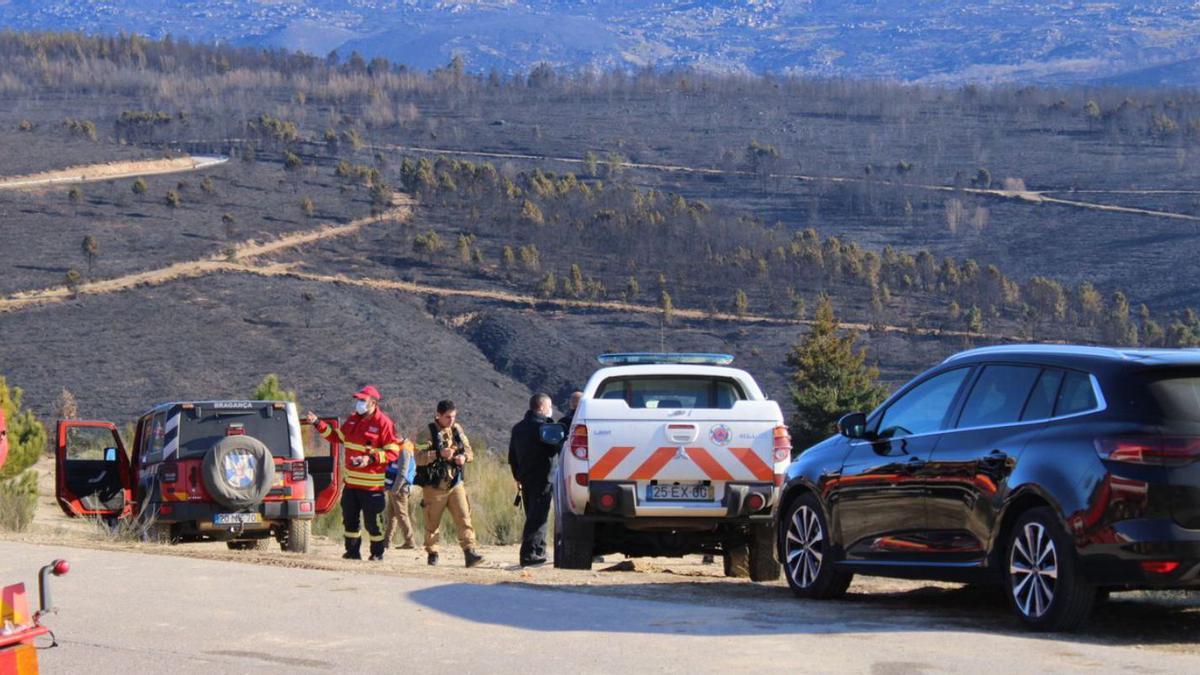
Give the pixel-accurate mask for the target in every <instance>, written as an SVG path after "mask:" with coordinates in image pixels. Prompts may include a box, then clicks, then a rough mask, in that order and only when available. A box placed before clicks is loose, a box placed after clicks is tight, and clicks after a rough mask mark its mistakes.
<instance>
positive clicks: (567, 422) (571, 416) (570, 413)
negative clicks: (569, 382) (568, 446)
mask: <svg viewBox="0 0 1200 675" xmlns="http://www.w3.org/2000/svg"><path fill="white" fill-rule="evenodd" d="M582 399H583V392H582V391H577V392H574V393H573V394H571V400H570V401H569V402H568V403H567V414H566V415H563V416H562V417H560V418H558V423H559V424H561V425H563V428H564V429H566V430H567V431H570V430H571V422H573V421H575V410H576V409H577V408H579V401H580V400H582Z"/></svg>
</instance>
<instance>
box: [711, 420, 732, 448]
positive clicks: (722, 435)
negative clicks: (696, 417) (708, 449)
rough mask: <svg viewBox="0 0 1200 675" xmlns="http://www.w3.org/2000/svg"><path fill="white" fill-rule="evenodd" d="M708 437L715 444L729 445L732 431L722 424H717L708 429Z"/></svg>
mask: <svg viewBox="0 0 1200 675" xmlns="http://www.w3.org/2000/svg"><path fill="white" fill-rule="evenodd" d="M708 439H709V440H710V441H712V442H713V443H716V444H717V445H729V441H730V440H732V439H733V432H732V431H730V430H729V427H727V426H725V425H724V424H717V425H714V426H713V428H712V429H709V430H708Z"/></svg>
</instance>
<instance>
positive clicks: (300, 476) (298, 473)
mask: <svg viewBox="0 0 1200 675" xmlns="http://www.w3.org/2000/svg"><path fill="white" fill-rule="evenodd" d="M291 473H292V482H293V483H298V482H301V481H303V480H305V479H307V478H308V464H306V463H304V462H292V470H291Z"/></svg>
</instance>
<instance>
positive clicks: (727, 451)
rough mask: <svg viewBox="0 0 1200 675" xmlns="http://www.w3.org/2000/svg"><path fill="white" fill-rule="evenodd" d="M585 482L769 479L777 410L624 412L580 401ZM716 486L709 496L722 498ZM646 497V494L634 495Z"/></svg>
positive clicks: (757, 405)
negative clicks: (584, 413)
mask: <svg viewBox="0 0 1200 675" xmlns="http://www.w3.org/2000/svg"><path fill="white" fill-rule="evenodd" d="M586 403H587V404H588V408H587V420H588V421H587V424H588V446H589V453H588V454H589V458H588V459H589V466H588V477H589V479H590V480H591V481H638V482H646V483H651V482H656V483H675V482H686V483H693V482H704V481H708V482H709V483H710V484H712V485H714V486H717V487H719V486H721V485H723V484H724V483H726V482H770V481H772V480H773V477H774V474H775V466H774V465H775V461H774V442H775V439H774V434H775V427H776V426H778V425H779V408H778V406H777V405H776V404H775V403H773V402H770V401H740V402H738V403H737V404H736V405H735V406H734V407H733V408H730V409H727V410H709V409H662V410H660V409H655V408H641V409H636V408H634V409H631V408H629V407H628V406H626V405H625V404H624V403H623V402H620V401H599V400H593V401H587V402H586ZM720 493H721V490H720V489H718V490H717V492H716V494H715V495H714V496H715V497H716V498H717V499H719V498H720V496H721V494H720ZM641 494H643V495H644V494H645V491H644V490H643V491H641Z"/></svg>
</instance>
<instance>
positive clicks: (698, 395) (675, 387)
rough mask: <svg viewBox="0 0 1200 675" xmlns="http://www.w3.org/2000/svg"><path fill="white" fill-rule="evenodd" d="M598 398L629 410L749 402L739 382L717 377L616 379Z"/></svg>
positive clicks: (604, 385)
mask: <svg viewBox="0 0 1200 675" xmlns="http://www.w3.org/2000/svg"><path fill="white" fill-rule="evenodd" d="M595 398H599V399H620V400H623V401H625V403H626V404H627V405H628V406H629V407H630V408H663V409H685V408H716V409H728V408H732V407H733V404H734V403H737V402H738V401H741V400H744V399H745V398H746V396H745V393H744V392H743V391H742V388H741V387H740V386H738V384H737V382H735V381H733V380H730V379H726V378H718V377H614V378H611V379H608V380H605V381H604V382H602V383H601V384H600V388H599V389H597V390H596V396H595Z"/></svg>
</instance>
